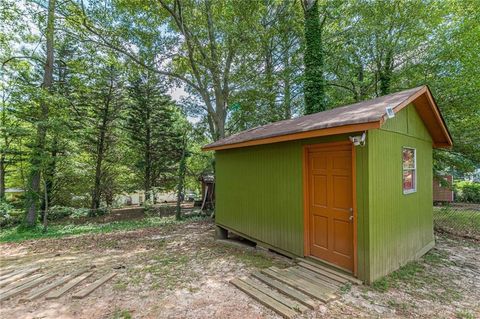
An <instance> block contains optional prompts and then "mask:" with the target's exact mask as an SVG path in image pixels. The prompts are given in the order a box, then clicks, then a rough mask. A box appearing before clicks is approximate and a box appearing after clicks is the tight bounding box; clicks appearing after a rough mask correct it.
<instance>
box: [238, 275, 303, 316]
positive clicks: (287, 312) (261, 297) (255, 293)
mask: <svg viewBox="0 0 480 319" xmlns="http://www.w3.org/2000/svg"><path fill="white" fill-rule="evenodd" d="M230 283H231V284H232V285H234V286H235V287H237V288H238V289H240V290H241V291H243V292H244V293H246V294H247V295H249V296H250V297H252V298H254V299H255V300H257V301H258V302H260V303H261V304H263V305H264V306H266V307H268V308H270V309H272V310H273V311H275V312H276V313H278V314H279V315H281V316H283V317H285V318H293V317H294V316H295V315H296V314H297V312H295V311H294V310H293V309H290V308H289V307H287V306H285V305H284V304H282V303H280V302H278V301H276V300H275V299H273V298H271V297H269V296H268V295H266V294H264V293H262V292H260V291H259V290H257V289H255V288H253V287H252V286H250V285H248V284H247V283H245V282H244V281H242V280H240V279H233V280H231V281H230Z"/></svg>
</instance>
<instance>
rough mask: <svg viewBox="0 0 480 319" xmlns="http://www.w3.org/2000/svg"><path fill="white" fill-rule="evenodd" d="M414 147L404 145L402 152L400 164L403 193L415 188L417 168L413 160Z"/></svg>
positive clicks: (411, 191)
mask: <svg viewBox="0 0 480 319" xmlns="http://www.w3.org/2000/svg"><path fill="white" fill-rule="evenodd" d="M415 156H416V154H415V149H413V148H408V147H404V148H403V152H402V166H403V176H402V183H403V185H402V186H403V193H404V194H408V193H413V192H415V191H416V190H417V188H416V187H417V185H416V183H417V179H416V174H417V168H416V160H415Z"/></svg>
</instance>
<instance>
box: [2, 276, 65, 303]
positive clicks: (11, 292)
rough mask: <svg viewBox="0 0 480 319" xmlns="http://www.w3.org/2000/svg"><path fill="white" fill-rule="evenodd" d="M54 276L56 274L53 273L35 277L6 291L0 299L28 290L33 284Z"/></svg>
mask: <svg viewBox="0 0 480 319" xmlns="http://www.w3.org/2000/svg"><path fill="white" fill-rule="evenodd" d="M55 276H56V275H55V274H51V275H44V276H42V277H40V278H37V279H35V280H33V281H31V282H29V283H27V284H25V285H22V286H20V287H18V288H16V289H13V290H10V291H9V292H7V293H5V294H2V295H0V301H4V300H7V299H9V298H11V297H14V296H16V295H18V294H20V293H22V292H24V291H25V290H28V289H30V288H32V287H35V286H37V285H39V284H41V283H43V282H45V281H47V280H49V279H50V278H53V277H55Z"/></svg>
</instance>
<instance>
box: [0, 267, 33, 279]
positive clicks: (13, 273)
mask: <svg viewBox="0 0 480 319" xmlns="http://www.w3.org/2000/svg"><path fill="white" fill-rule="evenodd" d="M25 270H27V269H26V268H23V269H14V270H13V271H11V272H9V273H6V274H3V275H2V276H0V281H3V280H5V279H7V278H10V277H12V276H15V275H18V274H21V273H22V272H25Z"/></svg>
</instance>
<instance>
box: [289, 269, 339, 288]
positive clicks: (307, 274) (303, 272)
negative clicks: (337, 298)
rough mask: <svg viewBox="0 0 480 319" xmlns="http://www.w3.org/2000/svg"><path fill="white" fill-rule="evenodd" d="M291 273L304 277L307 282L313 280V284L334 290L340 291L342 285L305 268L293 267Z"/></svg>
mask: <svg viewBox="0 0 480 319" xmlns="http://www.w3.org/2000/svg"><path fill="white" fill-rule="evenodd" d="M290 271H291V272H293V273H295V274H297V275H299V276H302V277H303V278H305V279H307V280H311V281H313V282H317V283H320V284H322V285H325V286H327V287H330V288H332V289H334V290H337V289H339V288H340V287H341V286H342V284H341V283H339V282H338V281H335V280H333V279H331V278H328V277H324V276H322V275H320V274H317V273H315V272H313V271H310V270H308V269H306V268H303V267H291V268H290Z"/></svg>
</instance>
